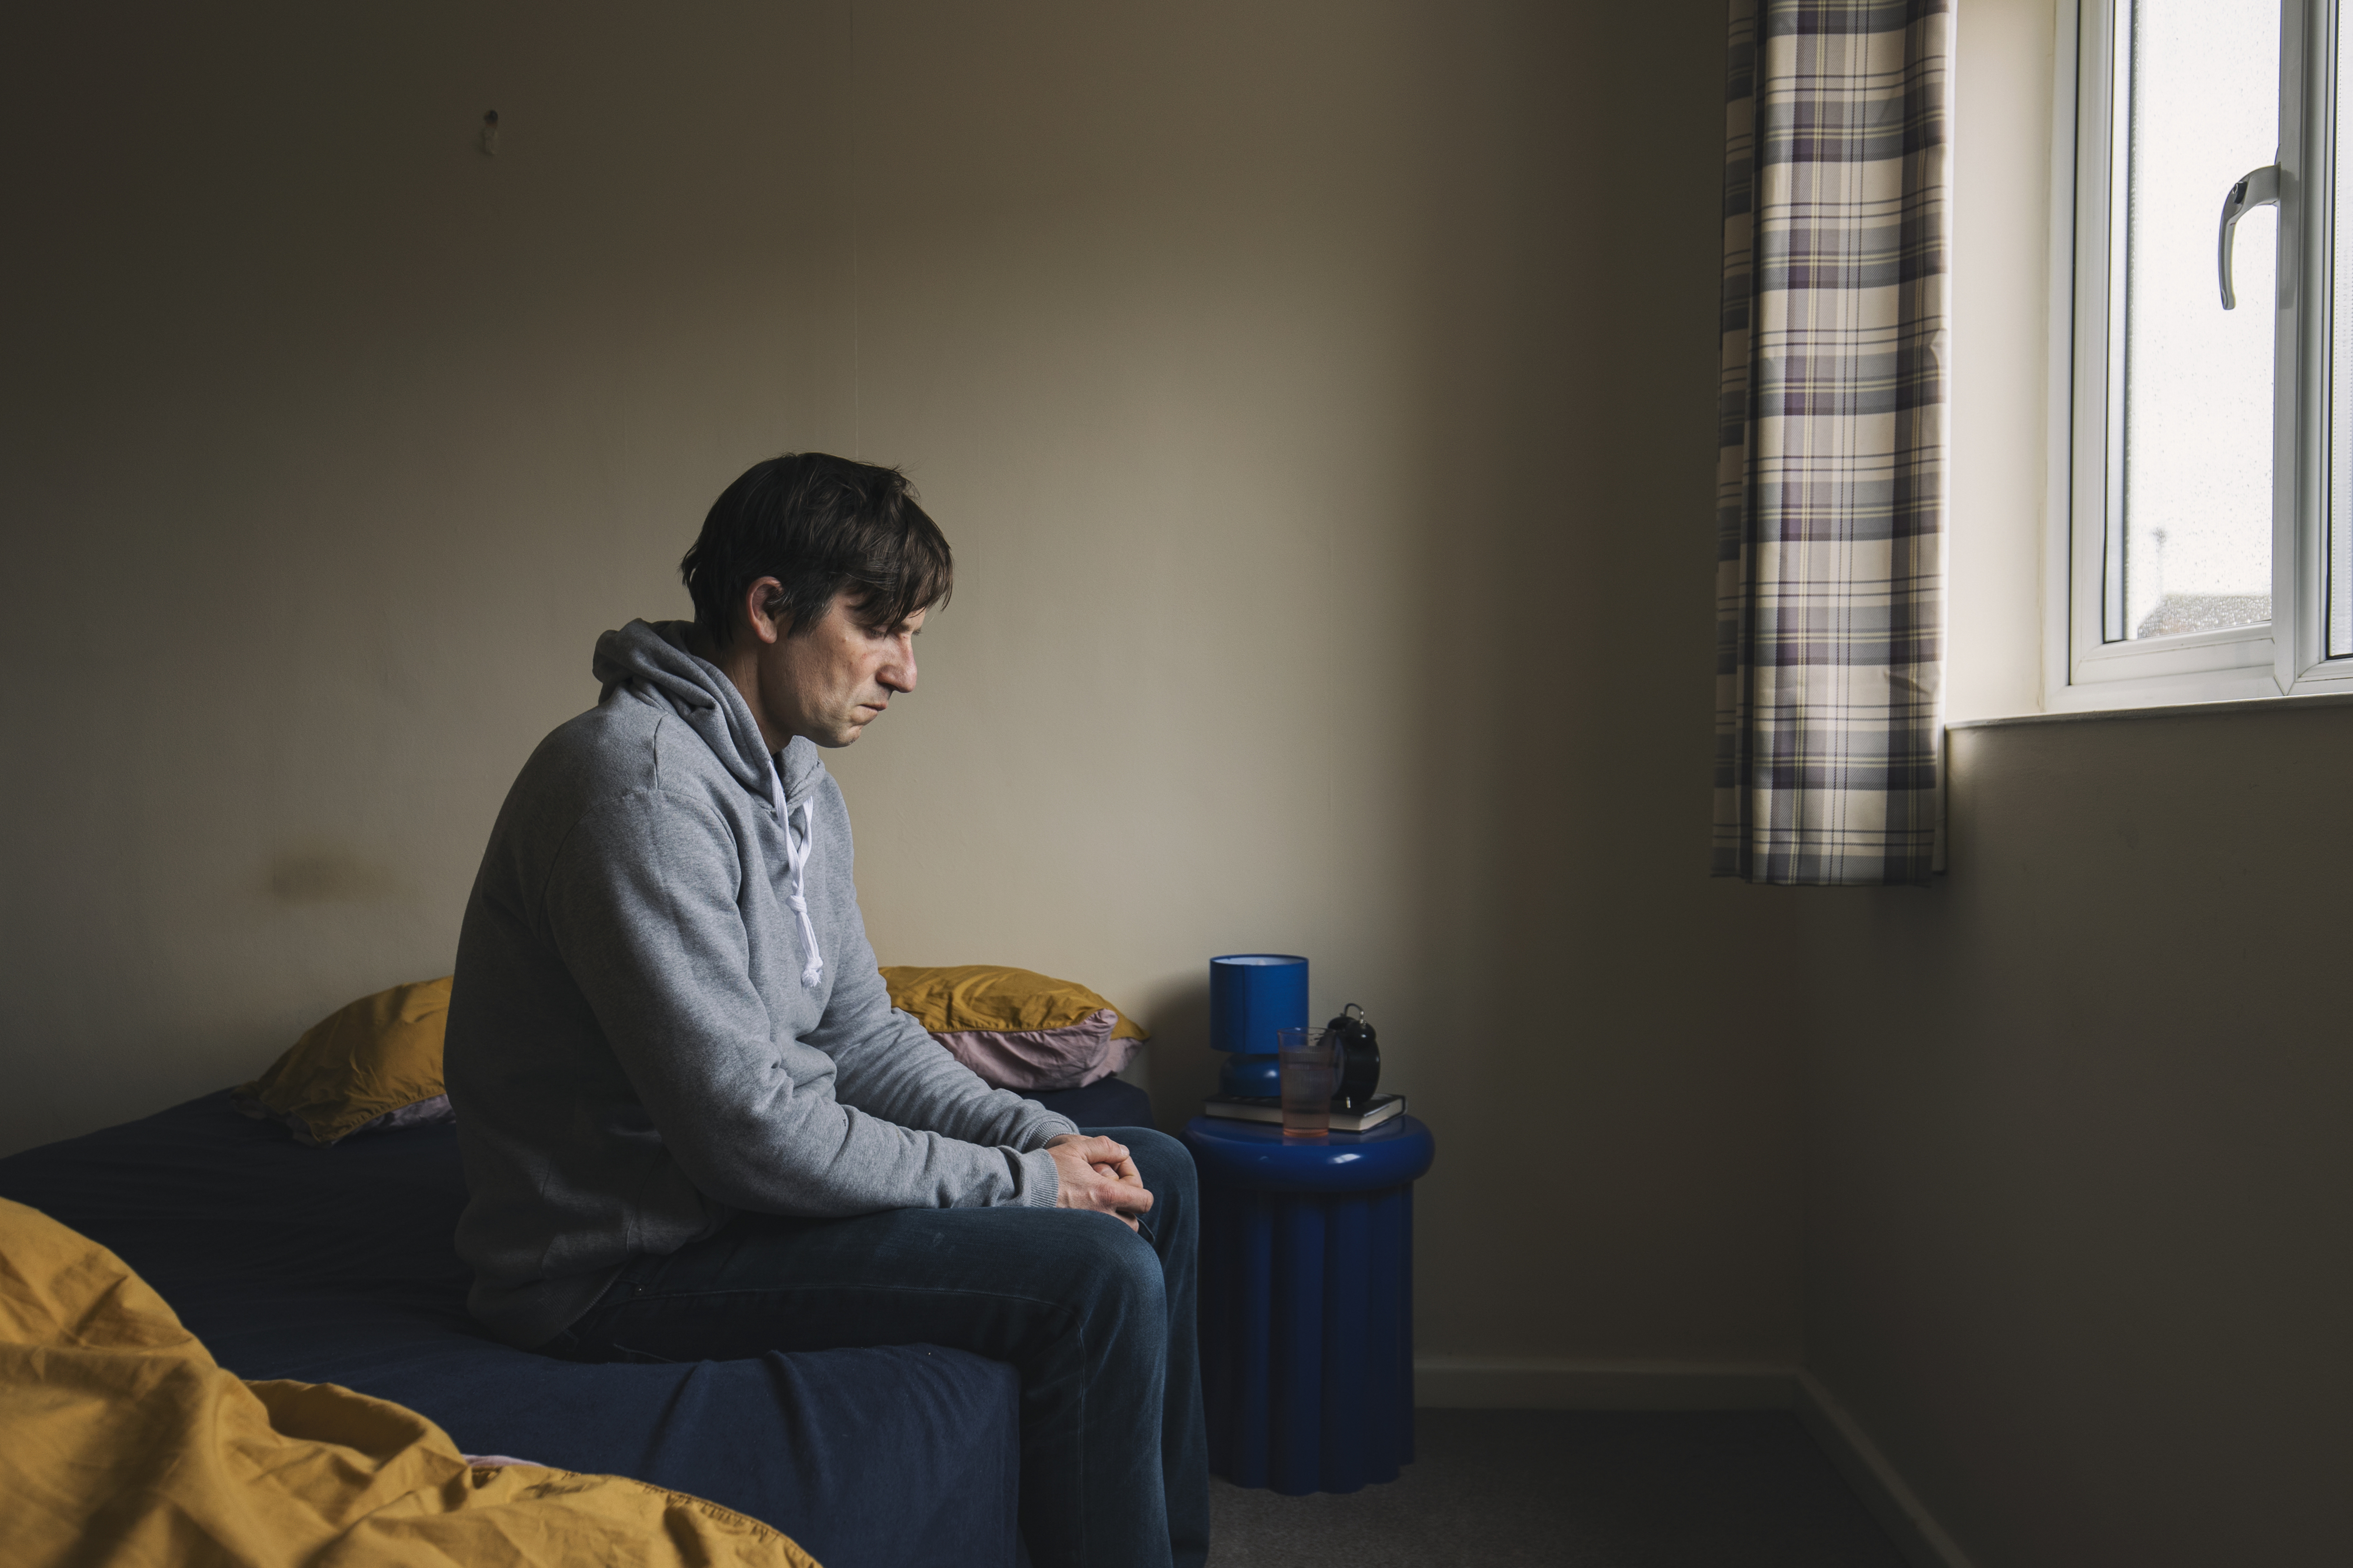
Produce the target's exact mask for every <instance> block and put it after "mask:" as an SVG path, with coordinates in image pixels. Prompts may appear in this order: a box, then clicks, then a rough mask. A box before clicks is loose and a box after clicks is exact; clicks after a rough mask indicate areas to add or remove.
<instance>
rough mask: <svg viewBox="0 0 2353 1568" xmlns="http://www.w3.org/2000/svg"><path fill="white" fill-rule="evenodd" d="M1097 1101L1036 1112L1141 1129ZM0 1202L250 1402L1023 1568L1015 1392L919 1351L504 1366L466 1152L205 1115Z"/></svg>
mask: <svg viewBox="0 0 2353 1568" xmlns="http://www.w3.org/2000/svg"><path fill="white" fill-rule="evenodd" d="M1107 1082H1108V1085H1109V1087H1108V1088H1107V1089H1105V1091H1104V1093H1103V1094H1101V1095H1098V1094H1095V1093H1094V1088H1095V1087H1096V1086H1091V1087H1090V1089H1082V1090H1075V1091H1071V1098H1066V1097H1063V1096H1039V1097H1038V1098H1039V1099H1041V1100H1048V1101H1049V1102H1053V1101H1055V1100H1062V1101H1063V1104H1060V1105H1057V1109H1064V1107H1065V1106H1067V1107H1068V1108H1069V1109H1068V1110H1067V1111H1066V1113H1070V1114H1073V1115H1074V1116H1075V1115H1076V1114H1077V1113H1079V1112H1081V1111H1083V1112H1085V1113H1086V1118H1087V1124H1089V1125H1100V1124H1103V1123H1106V1122H1118V1123H1122V1124H1124V1123H1129V1122H1134V1121H1148V1120H1149V1117H1148V1110H1149V1101H1148V1100H1144V1097H1143V1096H1142V1095H1141V1094H1140V1092H1138V1091H1136V1090H1134V1089H1131V1088H1129V1086H1127V1085H1125V1084H1120V1083H1118V1082H1117V1081H1116V1080H1107ZM1121 1090H1124V1091H1125V1093H1126V1096H1132V1097H1134V1098H1133V1099H1128V1098H1125V1097H1123V1096H1122V1095H1121V1094H1120V1093H1119V1092H1118V1091H1121ZM1075 1097H1085V1098H1075ZM1138 1101H1141V1102H1142V1106H1141V1109H1142V1110H1145V1112H1146V1113H1147V1114H1145V1115H1143V1116H1138V1115H1136V1114H1134V1112H1135V1110H1137V1109H1138V1104H1137V1102H1138ZM0 1196H5V1197H8V1198H13V1199H15V1200H16V1202H18V1203H22V1204H27V1205H31V1206H33V1207H35V1208H37V1209H40V1210H42V1211H43V1212H44V1213H46V1214H47V1215H51V1216H52V1217H53V1218H56V1219H58V1220H59V1221H61V1222H63V1223H64V1224H66V1225H69V1226H72V1227H74V1228H75V1229H76V1230H79V1231H80V1232H82V1233H83V1234H84V1235H86V1236H89V1237H92V1238H94V1239H95V1240H97V1241H99V1242H100V1243H102V1244H103V1245H105V1246H106V1247H111V1248H112V1249H113V1251H114V1252H115V1253H116V1254H117V1255H119V1256H120V1257H121V1258H122V1259H123V1260H124V1261H125V1262H127V1263H128V1264H130V1265H131V1267H132V1268H135V1269H136V1270H138V1271H139V1273H140V1274H141V1275H142V1276H143V1277H144V1278H145V1279H146V1280H147V1281H148V1283H149V1284H151V1285H153V1287H154V1288H155V1289H156V1290H157V1291H159V1292H160V1293H161V1294H162V1295H163V1297H164V1300H166V1301H168V1302H170V1303H171V1304H172V1306H173V1307H174V1310H177V1311H178V1313H179V1314H180V1318H181V1320H182V1321H184V1322H185V1324H186V1325H187V1326H188V1328H189V1329H190V1330H191V1331H194V1332H195V1334H196V1335H197V1336H198V1337H199V1338H201V1339H202V1340H203V1341H204V1342H205V1343H206V1346H207V1347H208V1348H209V1349H210V1350H211V1351H212V1352H213V1354H214V1355H215V1357H216V1359H217V1360H218V1361H219V1362H220V1363H221V1364H222V1365H224V1366H226V1367H227V1368H229V1369H230V1370H231V1371H233V1372H235V1373H237V1375H239V1376H241V1377H247V1378H296V1379H300V1380H301V1381H303V1382H308V1383H336V1384H343V1385H344V1386H345V1387H348V1388H353V1389H357V1390H359V1391H360V1392H361V1393H364V1394H375V1395H377V1396H379V1397H381V1398H385V1399H390V1400H395V1401H397V1402H398V1403H400V1404H402V1405H407V1406H409V1407H410V1408H411V1409H414V1410H417V1411H419V1412H421V1413H422V1414H424V1415H427V1416H429V1417H430V1418H432V1419H433V1420H434V1421H436V1422H438V1423H439V1424H440V1425H441V1426H442V1427H443V1428H444V1429H446V1430H447V1431H448V1433H449V1435H450V1436H451V1437H452V1438H454V1439H455V1440H456V1441H457V1444H458V1447H459V1448H460V1449H461V1450H463V1451H465V1452H467V1453H474V1454H509V1455H514V1456H517V1457H519V1458H527V1459H533V1460H537V1461H539V1462H541V1463H543V1464H549V1465H555V1466H560V1467H562V1468H565V1469H571V1470H579V1471H585V1472H590V1473H596V1474H616V1475H625V1476H633V1477H636V1478H638V1479H640V1480H646V1481H650V1482H653V1483H654V1484H656V1485H659V1486H667V1487H671V1488H675V1489H678V1490H681V1491H686V1492H691V1493H694V1494H695V1495H697V1496H700V1497H705V1498H709V1499H711V1500H712V1501H714V1502H719V1503H723V1504H725V1505H726V1506H727V1507H729V1508H733V1509H736V1510H741V1511H742V1512H744V1513H748V1514H750V1515H752V1516H753V1517H754V1518H756V1519H761V1520H765V1521H767V1522H768V1523H770V1524H773V1525H775V1526H776V1528H777V1529H779V1530H781V1531H785V1532H786V1534H788V1535H790V1536H792V1537H793V1539H794V1540H796V1541H797V1542H800V1544H801V1545H802V1546H803V1547H804V1548H806V1549H807V1551H808V1552H809V1553H810V1554H811V1555H812V1556H814V1557H816V1558H817V1559H818V1562H820V1563H824V1564H825V1565H826V1568H861V1565H867V1564H871V1565H874V1568H881V1565H883V1564H890V1565H892V1568H914V1565H917V1564H939V1565H941V1568H947V1565H949V1564H955V1565H958V1568H963V1565H968V1564H1009V1563H1014V1562H1015V1561H1016V1552H1017V1547H1016V1544H1015V1542H1016V1537H1015V1519H1014V1506H1015V1494H1016V1481H1017V1478H1018V1413H1017V1398H1018V1393H1019V1384H1018V1378H1017V1376H1016V1374H1015V1373H1014V1370H1013V1368H1012V1367H1010V1366H1008V1365H1007V1364H1005V1363H1000V1362H994V1361H988V1360H986V1359H984V1358H982V1357H979V1356H976V1355H971V1354H967V1353H965V1352H960V1351H953V1350H946V1349H942V1348H938V1347H934V1346H926V1345H903V1346H894V1347H890V1348H885V1349H871V1350H840V1351H820V1352H802V1353H796V1354H791V1355H786V1354H769V1355H765V1356H762V1357H760V1358H759V1359H757V1360H753V1361H734V1362H702V1363H693V1364H677V1365H628V1364H617V1365H607V1366H581V1365H575V1364H573V1363H566V1362H559V1361H554V1360H551V1359H549V1358H547V1357H544V1356H540V1355H534V1354H532V1353H530V1352H523V1351H517V1350H512V1349H510V1348H509V1347H507V1346H505V1345H502V1344H501V1343H499V1342H497V1341H495V1340H492V1339H491V1338H490V1337H489V1336H488V1335H487V1334H486V1333H485V1332H484V1331H482V1330H481V1329H480V1327H478V1326H477V1325H476V1324H475V1323H474V1321H472V1319H470V1317H468V1316H467V1314H466V1307H465V1294H466V1286H467V1282H468V1275H467V1271H466V1268H465V1266H464V1265H463V1264H462V1263H460V1262H459V1259H458V1257H457V1255H456V1253H455V1252H454V1251H453V1250H452V1249H451V1247H450V1240H449V1238H450V1234H451V1231H452V1229H453V1227H454V1226H455V1225H456V1222H457V1218H458V1212H459V1208H460V1207H461V1206H462V1205H463V1204H464V1202H465V1184H464V1179H463V1177H462V1175H461V1173H460V1172H459V1163H458V1149H457V1134H456V1131H455V1130H454V1129H453V1128H450V1127H448V1126H441V1127H423V1128H409V1129H405V1130H402V1131H395V1132H382V1133H374V1134H366V1135H363V1136H360V1137H355V1138H353V1139H350V1140H347V1141H346V1142H343V1143H340V1144H337V1145H335V1146H334V1147H332V1148H329V1149H305V1148H301V1147H299V1146H298V1145H296V1144H295V1143H294V1142H292V1141H291V1140H290V1138H288V1136H287V1135H286V1132H285V1131H284V1130H283V1129H282V1128H280V1127H278V1126H276V1125H275V1124H272V1123H266V1122H259V1121H248V1120H246V1119H245V1118H244V1117H241V1116H239V1115H237V1113H236V1112H235V1111H234V1110H230V1108H229V1104H228V1097H227V1095H226V1094H225V1093H224V1094H214V1095H208V1096H206V1097H205V1098H203V1099H201V1100H190V1101H189V1102H187V1103H186V1104H185V1105H180V1106H175V1107H174V1108H173V1109H171V1110H165V1111H162V1112H160V1113H158V1114H156V1115H154V1116H151V1117H148V1118H146V1119H145V1120H144V1121H132V1122H128V1123H126V1124H124V1125H122V1126H120V1127H110V1128H107V1129H105V1130H104V1131H98V1132H93V1133H90V1134H89V1135H88V1136H87V1137H82V1138H75V1139H70V1140H69V1141H67V1142H62V1143H52V1144H49V1145H47V1147H44V1148H39V1149H32V1150H27V1151H26V1152H23V1153H20V1154H16V1155H12V1156H10V1157H8V1158H6V1159H5V1160H0Z"/></svg>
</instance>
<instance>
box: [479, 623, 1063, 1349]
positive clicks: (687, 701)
mask: <svg viewBox="0 0 2353 1568" xmlns="http://www.w3.org/2000/svg"><path fill="white" fill-rule="evenodd" d="M687 629H688V628H687V626H686V624H685V623H683V622H670V623H666V624H664V625H661V626H649V625H647V624H646V623H645V622H643V621H632V622H630V623H629V624H628V626H625V627H623V628H622V629H621V630H619V631H617V632H607V633H606V634H605V635H604V636H603V637H599V638H598V639H597V641H596V664H595V671H596V679H598V680H600V681H602V682H603V683H604V688H605V689H604V694H603V696H602V698H601V699H600V700H598V702H597V704H596V707H595V708H593V709H591V710H588V711H587V712H586V713H583V714H581V715H580V716H579V717H578V718H576V719H574V720H572V721H570V722H568V723H566V724H565V725H563V726H562V727H560V728H559V729H557V730H556V731H555V732H554V733H553V734H551V735H549V736H548V737H547V739H546V740H544V741H543V742H540V745H539V749H538V750H537V751H535V752H533V753H532V757H531V761H529V762H528V763H524V764H523V770H522V774H521V775H520V776H519V777H518V778H517V779H516V780H515V783H514V787H513V788H512V790H510V791H508V793H507V800H506V805H505V806H504V807H503V808H502V809H501V811H500V813H499V819H498V824H497V826H495V827H493V828H492V829H491V844H490V848H489V849H488V850H487V851H485V852H484V854H483V856H482V866H481V870H480V873H479V874H478V875H477V876H476V878H475V879H474V891H473V896H472V897H471V898H470V900H468V901H467V905H466V920H465V925H464V927H463V929H462V931H460V933H459V939H458V975H457V985H456V988H455V990H454V991H453V992H452V994H451V997H450V1005H449V1034H448V1066H447V1072H448V1088H449V1100H450V1103H451V1105H452V1106H453V1107H454V1108H455V1110H456V1111H457V1113H458V1138H459V1147H460V1148H461V1149H462V1150H463V1152H464V1155H465V1163H466V1184H467V1187H468V1189H469V1191H470V1202H469V1203H468V1204H467V1205H466V1210H465V1213H464V1215H462V1216H461V1217H460V1218H459V1222H458V1237H457V1240H458V1251H459V1255H460V1256H462V1257H463V1258H465V1260H466V1261H467V1262H468V1263H469V1264H470V1265H472V1267H473V1269H474V1288H473V1291H472V1294H471V1295H470V1298H469V1302H468V1304H469V1305H470V1308H471V1309H472V1311H473V1313H474V1316H475V1317H477V1318H479V1319H480V1320H481V1321H482V1322H483V1323H485V1324H487V1325H488V1326H489V1327H490V1328H491V1330H492V1331H494V1332H496V1333H497V1334H498V1335H499V1336H500V1337H501V1339H504V1340H506V1341H508V1342H511V1343H513V1344H517V1345H523V1346H534V1345H538V1344H541V1343H543V1342H546V1341H547V1340H549V1339H551V1338H553V1337H554V1335H555V1334H556V1333H558V1332H559V1331H562V1330H563V1329H565V1327H567V1326H568V1325H569V1324H570V1323H571V1322H572V1321H573V1320H575V1318H577V1317H579V1315H580V1314H581V1313H583V1312H585V1311H586V1310H588V1308H589V1307H590V1306H591V1305H592V1304H594V1303H595V1301H596V1298H597V1297H598V1296H599V1295H601V1294H602V1293H603V1292H604V1290H605V1289H606V1287H607V1285H608V1284H609V1283H610V1282H611V1280H612V1279H613V1277H614V1276H615V1275H616V1274H617V1272H618V1271H619V1269H620V1268H621V1266H622V1265H623V1264H625V1263H627V1262H628V1260H629V1259H630V1258H636V1257H638V1256H641V1255H643V1254H648V1253H670V1252H674V1251H676V1250H677V1249H678V1248H679V1247H682V1246H684V1245H686V1244H687V1243H688V1242H691V1241H695V1240H699V1239H700V1238H702V1237H706V1236H709V1235H711V1234H712V1232H713V1231H715V1230H717V1229H718V1228H719V1227H720V1226H722V1225H723V1224H724V1223H725V1222H726V1221H727V1219H728V1218H729V1217H730V1216H731V1215H733V1214H735V1213H736V1212H737V1211H739V1210H745V1209H750V1210H759V1211H765V1212H768V1213H775V1214H787V1215H808V1216H814V1217H833V1216H838V1215H856V1214H869V1213H872V1212H874V1211H877V1210H881V1209H893V1208H932V1207H941V1208H949V1207H972V1206H985V1205H1012V1206H1016V1207H1029V1208H1048V1207H1051V1206H1052V1205H1053V1203H1054V1198H1055V1192H1056V1181H1055V1174H1054V1164H1053V1160H1052V1158H1051V1157H1050V1155H1048V1154H1047V1153H1046V1152H1044V1151H1043V1149H1042V1148H1041V1147H1040V1146H1041V1145H1042V1144H1043V1143H1044V1142H1046V1140H1047V1139H1049V1138H1051V1137H1053V1136H1054V1135H1055V1134H1057V1133H1060V1132H1070V1131H1075V1129H1074V1128H1073V1127H1072V1126H1071V1123H1070V1122H1069V1121H1066V1120H1064V1119H1063V1118H1061V1117H1060V1116H1056V1115H1054V1114H1052V1113H1051V1112H1050V1111H1048V1110H1045V1109H1044V1108H1042V1107H1040V1106H1039V1105H1037V1104H1035V1103H1034V1102H1032V1101H1029V1100H1023V1099H1021V1098H1020V1097H1019V1096H1018V1095H1014V1094H1009V1093H1008V1092H1006V1091H1005V1090H1002V1089H990V1088H989V1087H988V1086H987V1084H985V1083H983V1082H981V1081H980V1079H977V1078H976V1077H974V1076H973V1074H972V1073H971V1072H970V1071H969V1070H968V1069H967V1068H965V1067H963V1066H962V1065H961V1064H959V1063H958V1062H957V1061H956V1059H955V1058H954V1057H951V1056H950V1055H949V1054H948V1053H947V1052H946V1051H945V1050H944V1049H942V1048H941V1047H939V1045H938V1044H936V1043H935V1042H934V1040H933V1039H932V1037H930V1036H929V1035H927V1034H925V1033H924V1032H923V1028H922V1026H920V1025H918V1024H917V1023H916V1022H915V1021H914V1019H913V1018H911V1017H909V1016H907V1015H905V1014H903V1013H896V1012H893V1011H892V1007H891V999H890V996H889V994H888V993H887V992H886V991H885V990H884V989H883V985H882V977H881V975H880V974H879V973H876V971H875V965H874V951H873V949H871V947H869V946H868V945H867V944H866V928H865V924H864V922H863V921H861V920H860V917H859V913H858V893H857V889H856V887H855V885H854V884H853V882H852V879H851V849H850V842H849V813H848V811H846V810H845V809H844V808H843V805H842V802H841V790H840V788H839V786H838V785H837V784H835V783H834V782H833V780H832V779H831V778H830V777H829V776H828V774H827V773H826V771H825V764H824V763H822V762H820V761H819V760H818V752H817V748H816V747H815V746H814V745H812V744H810V743H809V742H807V741H806V740H796V741H794V742H792V744H790V745H789V746H787V747H786V748H785V750H784V752H782V753H781V754H780V755H779V756H778V758H777V759H776V762H775V763H772V762H771V760H770V758H769V755H768V753H767V752H766V750H765V747H764V746H763V744H762V742H761V739H760V731H759V727H758V726H757V725H756V724H754V722H753V720H752V712H751V710H750V709H749V708H748V707H746V706H745V705H744V699H743V697H742V696H741V695H740V694H739V693H738V692H737V691H736V689H735V688H734V685H733V682H731V681H729V680H728V679H727V678H726V677H725V676H723V675H722V674H721V673H720V672H719V670H718V669H717V668H715V667H714V666H712V665H710V664H707V663H705V662H704V661H703V660H702V659H700V658H696V657H695V656H694V655H692V654H691V653H689V652H688V651H686V632H687ZM772 768H775V769H776V770H778V772H779V773H781V781H782V784H781V793H782V795H783V797H784V801H785V805H786V816H788V817H790V818H793V819H795V820H794V821H793V823H792V826H791V827H789V828H788V827H787V825H786V823H785V822H782V821H779V820H778V816H777V812H776V807H775V805H774V804H773V803H772V793H773V792H774V791H776V784H775V783H773V782H772V781H773V780H774V779H775V778H776V776H777V775H776V773H772V772H771V769H772ZM794 829H802V830H804V831H805V832H806V837H805V838H804V839H803V840H802V842H805V843H806V844H807V850H808V852H807V856H806V866H805V868H804V869H803V871H802V875H801V876H799V877H796V876H795V875H794V872H793V869H792V868H791V864H790V862H791V860H792V859H793V856H792V854H791V849H792V847H794V840H793V838H792V837H789V835H790V834H791V833H792V832H793V830H794ZM803 880H805V882H806V887H805V889H797V888H796V887H795V886H794V884H795V883H796V882H799V881H803ZM797 891H798V892H801V893H802V895H803V896H804V897H805V898H806V900H807V917H808V919H807V926H806V927H805V926H804V924H803V922H802V921H801V920H800V919H799V918H798V917H797V912H796V910H794V909H793V907H792V901H791V900H792V898H793V895H794V894H795V893H796V892H797ZM804 929H814V931H816V933H817V943H818V952H817V953H816V954H815V955H811V954H810V953H808V952H807V951H806V949H805V945H804V942H803V938H802V935H801V931H803V930H804ZM813 958H814V960H815V962H812V959H813ZM810 981H814V984H809V983H808V982H810Z"/></svg>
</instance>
